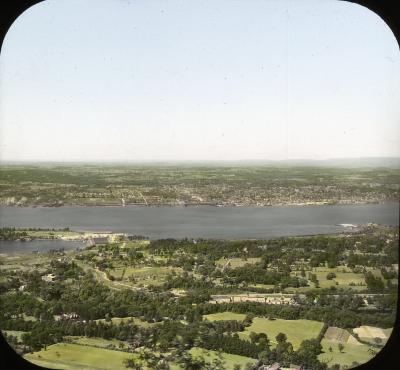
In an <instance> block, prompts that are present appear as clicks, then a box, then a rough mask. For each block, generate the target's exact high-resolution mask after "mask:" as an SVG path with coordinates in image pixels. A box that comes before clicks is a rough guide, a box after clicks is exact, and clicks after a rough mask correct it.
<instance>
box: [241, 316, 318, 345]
mask: <svg viewBox="0 0 400 370" xmlns="http://www.w3.org/2000/svg"><path fill="white" fill-rule="evenodd" d="M323 326H324V324H323V323H322V322H319V321H312V320H282V319H276V320H268V319H265V318H261V317H255V318H254V319H253V323H252V324H251V325H250V326H249V327H247V328H246V330H245V331H244V332H240V333H238V334H239V337H241V338H242V339H249V335H250V333H251V332H252V331H254V332H256V333H266V334H267V335H268V338H269V339H270V341H271V344H272V345H275V344H276V341H275V337H276V336H277V335H278V334H279V333H284V334H286V336H287V338H288V342H290V343H292V344H293V348H294V349H295V350H296V349H297V348H299V346H300V343H301V342H302V341H303V340H304V339H312V338H316V337H317V336H318V334H319V333H320V331H321V329H322V327H323Z"/></svg>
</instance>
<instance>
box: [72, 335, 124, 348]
mask: <svg viewBox="0 0 400 370" xmlns="http://www.w3.org/2000/svg"><path fill="white" fill-rule="evenodd" d="M65 339H66V340H67V341H71V343H73V344H82V345H85V346H92V347H102V348H107V347H108V346H115V347H117V348H127V346H128V345H127V343H126V342H122V341H119V340H117V339H109V340H108V339H103V338H89V337H82V336H66V337H65Z"/></svg>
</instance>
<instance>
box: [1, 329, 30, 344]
mask: <svg viewBox="0 0 400 370" xmlns="http://www.w3.org/2000/svg"><path fill="white" fill-rule="evenodd" d="M1 332H2V333H6V334H7V335H12V336H13V337H17V339H18V342H21V341H22V338H21V337H22V334H24V333H26V332H25V331H18V330H2V331H1Z"/></svg>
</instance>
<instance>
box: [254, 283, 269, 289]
mask: <svg viewBox="0 0 400 370" xmlns="http://www.w3.org/2000/svg"><path fill="white" fill-rule="evenodd" d="M249 288H263V289H272V288H274V285H272V284H251V285H249Z"/></svg>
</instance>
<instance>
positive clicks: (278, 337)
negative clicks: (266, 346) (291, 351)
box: [275, 333, 287, 343]
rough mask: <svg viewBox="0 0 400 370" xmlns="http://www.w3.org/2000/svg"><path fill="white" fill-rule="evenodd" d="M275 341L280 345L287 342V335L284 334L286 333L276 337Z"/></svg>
mask: <svg viewBox="0 0 400 370" xmlns="http://www.w3.org/2000/svg"><path fill="white" fill-rule="evenodd" d="M275 339H276V341H277V342H278V343H283V342H286V340H287V336H286V334H284V333H279V334H278V335H277V336H276V337H275Z"/></svg>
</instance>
